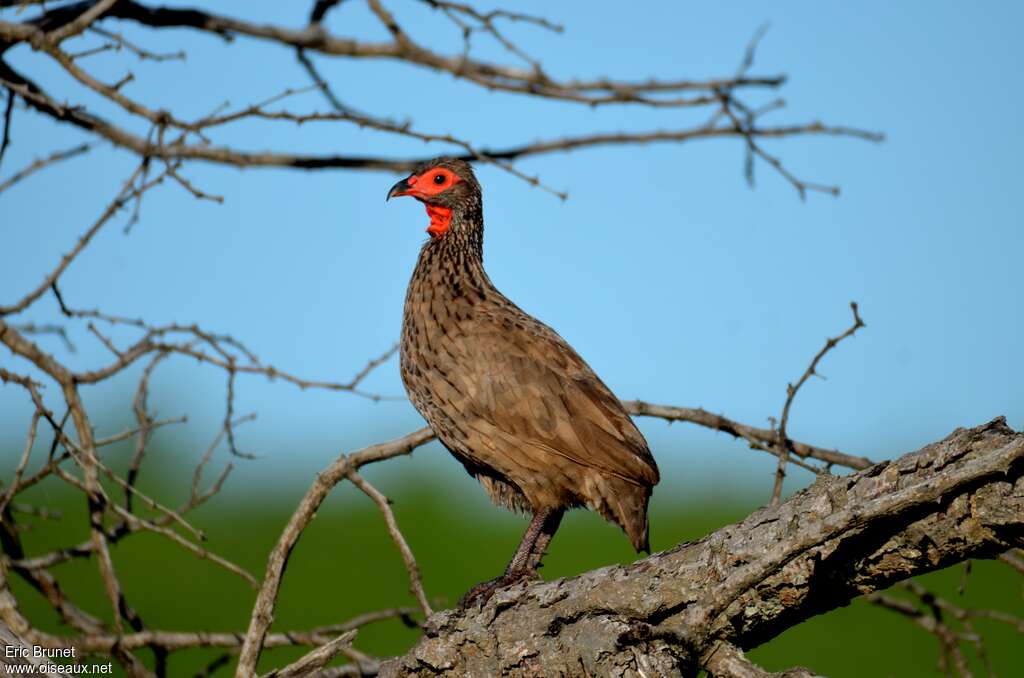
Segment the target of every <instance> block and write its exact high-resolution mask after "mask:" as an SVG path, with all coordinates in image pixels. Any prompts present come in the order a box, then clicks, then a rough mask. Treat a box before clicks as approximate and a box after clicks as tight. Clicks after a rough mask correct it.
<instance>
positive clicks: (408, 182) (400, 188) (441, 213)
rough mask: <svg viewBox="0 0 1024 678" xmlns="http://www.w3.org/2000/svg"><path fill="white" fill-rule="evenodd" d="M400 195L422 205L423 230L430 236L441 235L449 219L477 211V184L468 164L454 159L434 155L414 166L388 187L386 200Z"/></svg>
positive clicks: (460, 217) (446, 230)
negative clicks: (424, 209) (425, 219)
mask: <svg viewBox="0 0 1024 678" xmlns="http://www.w3.org/2000/svg"><path fill="white" fill-rule="evenodd" d="M403 195H411V196H412V197H414V198H416V199H417V200H419V201H420V202H422V203H423V204H424V205H426V207H427V214H428V215H429V216H430V226H429V227H427V233H429V234H430V236H431V237H432V238H440V237H442V236H444V235H445V234H446V233H447V232H448V230H449V229H450V228H451V226H452V221H453V219H454V220H456V221H462V220H464V219H465V218H466V217H467V216H468V215H470V214H474V213H478V212H479V210H480V184H479V183H478V182H477V180H476V177H475V176H474V175H473V169H472V168H471V167H470V166H469V163H467V162H465V161H463V160H459V159H458V158H435V159H434V160H428V161H427V162H424V163H421V164H420V165H418V166H417V167H416V169H414V170H413V172H412V174H410V175H409V176H408V177H406V178H405V179H402V180H401V181H399V182H398V183H396V184H395V185H394V186H392V187H391V190H390V191H388V197H387V199H388V200H390V199H391V198H396V197H399V196H403ZM470 221H472V220H470Z"/></svg>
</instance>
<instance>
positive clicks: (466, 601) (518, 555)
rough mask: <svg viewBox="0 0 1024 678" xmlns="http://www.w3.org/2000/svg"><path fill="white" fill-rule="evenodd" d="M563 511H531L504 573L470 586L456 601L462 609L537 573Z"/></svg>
mask: <svg viewBox="0 0 1024 678" xmlns="http://www.w3.org/2000/svg"><path fill="white" fill-rule="evenodd" d="M564 514H565V510H564V509H543V510H541V511H537V512H536V513H534V514H533V518H532V519H531V520H530V524H529V525H528V526H527V528H526V532H525V533H524V534H523V538H522V540H521V541H520V542H519V546H518V548H516V552H515V554H514V555H513V556H512V560H511V561H509V564H508V566H507V567H506V568H505V574H503V575H501V576H500V577H498V578H497V579H492V580H490V581H485V582H483V583H481V584H477V585H476V586H474V587H473V588H471V589H470V590H469V591H468V592H467V593H466V595H464V596H463V597H462V600H460V601H459V607H461V608H463V609H465V608H467V607H469V606H470V605H472V604H474V603H476V602H480V603H486V602H487V601H488V599H490V597H491V596H493V595H494V593H495V592H496V591H497V590H498V589H500V588H503V587H505V586H509V585H510V584H514V583H515V582H517V581H520V580H522V579H525V578H526V577H529V576H532V575H534V574H536V572H537V568H538V567H540V561H541V558H543V557H544V553H545V551H546V549H547V547H548V544H550V543H551V538H552V537H553V536H555V531H556V530H557V529H558V526H559V524H560V523H561V522H562V516H563V515H564Z"/></svg>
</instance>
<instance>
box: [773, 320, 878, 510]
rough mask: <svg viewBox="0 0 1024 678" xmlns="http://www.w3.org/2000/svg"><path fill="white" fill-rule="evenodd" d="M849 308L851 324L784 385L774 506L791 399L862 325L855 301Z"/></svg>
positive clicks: (782, 468)
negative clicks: (840, 344) (798, 374)
mask: <svg viewBox="0 0 1024 678" xmlns="http://www.w3.org/2000/svg"><path fill="white" fill-rule="evenodd" d="M850 310H851V311H853V324H852V325H850V327H849V328H847V330H846V331H845V332H843V333H842V334H840V335H839V336H837V337H832V338H830V339H827V340H826V341H825V345H824V346H823V347H822V348H821V350H820V351H818V353H817V355H815V356H814V358H813V359H812V360H811V364H810V365H809V366H808V367H807V369H806V370H805V371H804V373H803V374H802V375H801V376H800V379H798V380H797V382H796V385H793V384H787V385H786V402H785V404H784V405H783V406H782V417H781V418H780V419H779V427H778V430H777V433H778V435H777V438H776V442H777V446H776V449H777V450H778V456H779V463H778V466H777V467H776V469H775V484H774V486H773V487H772V496H771V504H772V505H773V506H774V505H776V504H778V503H779V500H780V498H781V497H782V483H783V481H784V480H785V478H786V461H787V459H788V456H789V451H790V444H789V438H788V436H787V435H786V425H787V424H788V423H789V410H790V408H791V407H792V406H793V399H794V398H796V394H797V392H798V391H799V390H800V387H801V386H803V385H804V383H805V382H806V381H807V380H808V379H809V378H810V377H811V376H812V375H813V376H820V375H819V374H818V372H817V367H818V363H819V362H821V359H822V358H824V357H825V354H826V353H828V352H829V351H831V350H832V349H833V348H835V347H836V346H837V345H838V344H839V342H841V341H842V340H843V339H846V338H847V337H852V336H853V335H854V334H855V333H856V332H857V330H859V329H860V328H862V327H864V321H863V320H861V318H860V313H859V312H858V310H857V302H855V301H851V302H850Z"/></svg>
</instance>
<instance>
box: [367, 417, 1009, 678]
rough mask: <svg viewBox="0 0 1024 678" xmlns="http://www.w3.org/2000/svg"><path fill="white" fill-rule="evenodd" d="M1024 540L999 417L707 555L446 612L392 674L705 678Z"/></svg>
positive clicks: (517, 592) (653, 562)
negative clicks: (861, 605)
mask: <svg viewBox="0 0 1024 678" xmlns="http://www.w3.org/2000/svg"><path fill="white" fill-rule="evenodd" d="M1022 543H1024V435H1022V434H1019V433H1015V432H1014V431H1012V430H1010V429H1009V428H1008V427H1007V426H1006V423H1005V421H1004V420H1003V419H1001V418H999V419H996V420H994V421H992V422H990V423H988V424H985V425H983V426H979V427H977V428H973V429H958V430H957V431H954V432H953V433H952V434H951V435H950V436H949V437H947V438H946V439H945V440H943V441H941V442H937V443H933V444H931V445H928V446H926V447H924V448H923V449H921V450H919V451H917V452H914V453H910V454H907V455H905V456H903V457H901V458H900V459H898V460H896V461H894V462H888V463H882V464H878V465H875V466H873V467H871V468H869V469H866V470H864V471H861V472H860V473H857V474H855V475H852V476H848V477H836V476H822V477H820V478H819V479H818V481H817V482H816V483H815V484H814V485H813V486H811V487H810V488H808V489H806V490H804V491H802V492H799V493H797V494H796V495H794V496H793V497H791V498H790V499H789V500H788V501H786V502H785V503H783V504H781V505H779V506H773V507H767V508H763V509H761V510H759V511H757V512H755V513H753V514H752V515H751V516H749V517H748V518H746V519H745V520H744V521H743V522H741V523H738V524H736V525H731V526H728V527H725V528H722V529H720V530H718V531H717V532H715V533H713V534H711V535H708V536H707V537H705V538H704V539H702V540H701V541H700V542H697V543H695V544H681V545H679V546H677V547H675V548H673V549H670V550H668V551H665V552H662V553H658V554H655V555H653V556H651V557H649V558H646V559H644V560H641V561H638V562H636V563H633V564H632V565H628V566H616V567H607V568H602V569H599V570H595V571H593V572H588V573H586V574H583V575H581V576H579V577H576V578H572V579H561V580H557V581H553V582H548V583H534V584H528V585H519V586H516V587H513V588H510V589H507V590H505V591H503V592H501V593H499V594H498V595H496V596H495V597H494V598H493V599H492V600H491V601H490V602H489V603H488V604H487V605H486V606H485V607H483V608H478V609H472V610H469V611H467V612H465V613H461V612H456V611H448V612H444V613H439V614H437V615H434V616H433V617H431V619H430V620H429V621H428V623H427V626H426V631H427V635H426V637H425V638H424V639H423V640H422V641H421V642H420V643H419V644H418V645H417V646H416V647H414V648H413V649H412V650H411V651H410V652H408V653H407V654H406V655H404V656H403V657H399V658H397V659H394V660H392V661H390V662H387V663H385V664H383V665H382V667H381V675H382V676H414V675H428V674H429V675H432V676H433V675H439V674H440V675H468V674H473V675H477V674H479V675H531V671H536V670H537V669H538V668H539V667H543V670H544V672H546V673H548V674H558V673H559V672H560V671H561V672H564V673H565V674H566V675H583V674H585V673H589V674H591V675H603V674H607V673H609V672H614V671H613V670H620V669H621V670H625V669H627V668H630V669H632V670H635V671H638V672H642V673H644V674H646V675H663V676H681V675H690V674H691V673H692V672H694V671H695V670H696V669H697V668H698V667H707V666H708V665H709V664H710V665H712V666H717V665H716V663H715V662H716V660H715V659H714V655H715V652H716V650H719V651H720V647H721V646H720V645H718V642H719V641H724V642H728V643H731V644H732V645H734V646H735V647H736V648H745V649H749V648H751V647H755V646H757V645H760V644H761V643H764V642H766V641H768V640H770V639H771V638H773V637H775V636H776V635H778V634H779V633H781V632H782V631H783V630H785V629H787V628H790V627H792V626H794V625H796V624H799V623H800V622H801V621H803V620H805V619H807V618H809V617H811V616H813V615H816V614H820V613H822V612H826V611H828V610H831V609H834V608H836V607H839V606H842V605H845V604H846V603H847V602H849V600H850V599H852V598H854V597H856V596H858V595H861V594H865V593H870V592H873V591H877V590H880V589H884V588H886V587H888V586H890V585H892V584H893V583H895V582H897V581H900V580H903V579H906V578H908V577H911V576H914V575H918V574H923V573H925V572H930V571H932V570H937V569H940V568H942V567H946V566H948V565H950V564H953V563H956V562H960V561H963V560H966V559H968V558H995V557H996V556H997V555H998V554H1000V553H1002V552H1004V551H1006V550H1007V549H1009V548H1011V547H1015V546H1019V545H1020V544H1022ZM717 661H721V660H720V659H719V660H717ZM719 670H722V669H719ZM725 675H728V674H725ZM739 675H742V674H739Z"/></svg>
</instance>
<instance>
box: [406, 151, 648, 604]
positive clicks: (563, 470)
mask: <svg viewBox="0 0 1024 678" xmlns="http://www.w3.org/2000/svg"><path fill="white" fill-rule="evenodd" d="M399 196H411V197H413V198H415V199H416V200H419V201H420V202H421V203H423V204H424V205H425V206H426V211H427V215H428V217H429V219H430V223H429V226H428V227H427V233H428V234H429V236H430V237H429V239H428V240H426V242H425V243H424V244H423V246H422V249H421V250H420V253H419V258H418V261H417V263H416V268H415V270H414V271H413V274H412V278H411V280H410V281H409V286H408V289H407V291H406V297H405V308H404V313H403V319H402V333H401V341H400V351H399V354H400V361H399V364H400V368H399V369H400V372H401V377H402V382H403V385H404V386H405V390H406V393H407V394H408V396H409V399H410V401H411V402H412V404H413V406H414V407H415V408H416V410H417V411H418V412H419V413H420V414H421V415H422V416H423V418H424V419H426V421H427V423H428V424H429V425H430V427H431V428H432V429H433V431H434V433H435V434H436V435H437V438H438V439H439V440H440V442H441V443H442V444H443V445H444V447H446V448H447V449H448V451H449V452H451V454H452V455H453V456H454V457H455V458H456V459H457V460H458V461H459V462H461V463H462V465H463V466H464V467H465V469H466V471H467V472H468V473H469V474H470V475H471V476H473V477H475V478H476V479H477V480H478V481H479V482H480V484H481V485H482V486H483V489H484V490H485V492H486V493H487V494H488V496H489V497H490V499H491V500H492V501H493V502H494V503H495V504H497V505H498V506H501V507H504V508H507V509H509V510H512V511H516V512H522V513H527V514H531V519H530V523H529V525H528V527H527V529H526V532H525V533H524V535H523V538H522V540H521V541H520V543H519V546H518V547H517V548H516V551H515V553H514V554H513V556H512V559H511V561H510V562H509V564H508V566H507V567H506V568H505V571H504V573H503V574H502V575H501V576H499V577H497V578H495V579H492V580H489V581H486V582H483V583H481V584H478V585H477V586H474V587H473V588H471V589H470V590H469V592H467V593H466V595H465V596H463V598H462V600H461V601H460V607H462V608H466V607H468V606H470V605H472V604H474V603H475V602H476V603H480V604H482V603H486V601H487V600H488V599H489V598H490V597H491V596H493V595H494V593H495V592H497V591H498V590H500V589H502V588H504V587H507V586H510V585H511V584H514V583H516V582H519V581H522V580H524V579H529V578H537V577H538V576H539V575H538V572H537V569H538V568H539V567H540V566H541V559H542V558H543V556H544V555H545V553H546V551H547V548H548V546H549V544H550V542H551V539H552V537H553V536H554V534H555V531H556V530H557V529H558V526H559V524H560V523H561V520H562V517H563V515H564V513H565V511H566V510H567V509H571V508H576V507H587V508H589V509H591V510H594V511H596V512H597V513H599V514H600V515H601V516H602V517H604V518H605V519H606V520H607V521H609V522H611V523H613V524H615V525H618V526H619V527H621V528H622V530H623V531H624V532H625V534H626V536H627V537H628V538H629V540H630V542H631V543H632V545H633V547H634V548H635V549H636V551H637V552H638V553H639V552H641V551H643V552H647V553H650V540H649V529H648V520H647V507H648V503H649V501H650V497H651V493H652V491H653V488H654V486H655V485H657V484H658V481H659V479H660V475H659V472H658V466H657V464H656V463H655V460H654V457H653V456H652V455H651V452H650V449H649V448H648V445H647V441H646V440H645V439H644V437H643V435H642V434H641V433H640V431H639V430H638V429H637V427H636V425H635V424H634V423H633V420H632V419H631V418H630V417H629V414H627V412H626V410H625V408H624V407H623V406H622V403H621V402H619V400H618V399H617V398H616V397H615V395H614V394H613V393H612V391H611V390H610V389H609V388H608V387H607V386H606V385H605V384H604V382H602V381H601V380H600V379H599V378H598V376H597V375H596V374H595V373H594V371H593V370H592V369H591V368H590V366H589V365H587V363H586V362H585V361H584V360H583V358H581V357H580V356H579V354H578V353H577V352H576V351H575V350H574V349H573V348H572V346H570V345H569V344H568V342H566V341H565V340H564V339H563V338H562V337H561V336H559V335H558V333H556V332H555V331H554V330H553V329H551V328H550V327H548V326H547V325H545V324H544V323H542V322H541V321H539V320H537V319H536V318H534V317H532V316H531V315H529V314H527V313H526V312H525V311H523V310H522V309H520V308H519V307H518V306H516V304H514V303H513V302H512V301H511V300H509V299H508V297H506V296H505V295H503V294H502V293H501V292H499V291H498V289H497V288H496V287H495V286H494V284H493V283H492V282H491V279H490V278H489V277H488V275H487V272H486V271H485V270H484V263H483V239H484V220H483V198H482V191H481V187H480V183H479V181H478V180H477V178H476V176H475V175H474V173H473V169H472V167H471V166H470V165H469V163H467V162H466V161H464V160H461V159H458V158H452V157H440V158H435V159H433V160H429V161H426V162H424V163H421V164H419V165H418V166H416V167H415V169H413V171H412V173H411V174H410V175H409V176H408V177H406V178H404V179H402V180H400V181H398V182H397V183H396V184H395V185H394V186H392V187H391V189H390V190H389V191H388V195H387V200H390V199H391V198H395V197H399Z"/></svg>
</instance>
